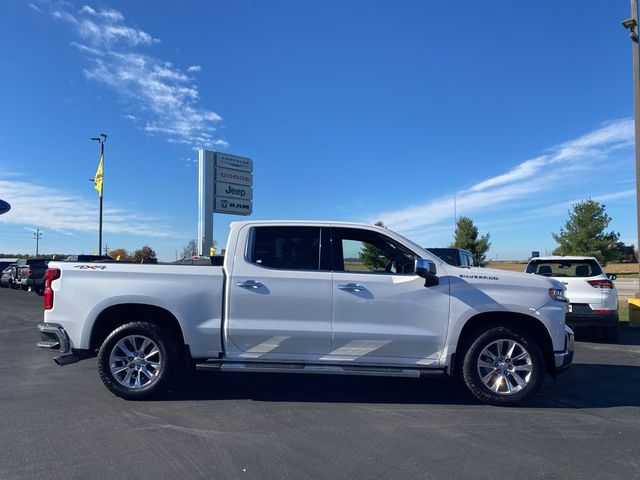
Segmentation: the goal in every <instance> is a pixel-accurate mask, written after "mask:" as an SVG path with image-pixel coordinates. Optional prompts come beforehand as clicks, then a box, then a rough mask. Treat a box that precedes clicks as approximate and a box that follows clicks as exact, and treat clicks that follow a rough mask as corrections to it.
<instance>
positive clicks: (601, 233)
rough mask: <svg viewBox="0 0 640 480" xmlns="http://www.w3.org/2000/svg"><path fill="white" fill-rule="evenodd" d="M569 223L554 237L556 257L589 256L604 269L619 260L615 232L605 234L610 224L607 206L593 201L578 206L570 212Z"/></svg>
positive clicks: (577, 204)
mask: <svg viewBox="0 0 640 480" xmlns="http://www.w3.org/2000/svg"><path fill="white" fill-rule="evenodd" d="M568 213H569V219H568V220H567V221H566V222H565V224H564V228H561V229H560V233H552V235H553V239H554V240H555V241H556V242H558V248H556V249H555V250H554V251H553V253H554V254H559V255H589V256H593V257H596V258H597V259H598V261H599V262H600V263H601V264H602V265H605V264H606V263H607V262H608V261H610V260H612V259H613V258H615V257H616V255H617V253H616V249H615V245H616V243H617V242H618V240H619V239H620V234H619V233H616V232H613V231H611V232H605V230H606V229H607V227H608V226H609V222H611V217H609V215H607V213H606V211H605V206H604V205H603V204H601V203H599V202H596V201H595V200H592V199H590V198H589V199H587V200H585V201H583V202H578V203H576V204H575V205H573V211H571V210H570V211H569V212H568Z"/></svg>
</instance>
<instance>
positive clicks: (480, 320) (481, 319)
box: [455, 312, 554, 372]
mask: <svg viewBox="0 0 640 480" xmlns="http://www.w3.org/2000/svg"><path fill="white" fill-rule="evenodd" d="M498 326H513V327H517V328H520V329H524V330H526V331H528V332H529V333H530V334H531V335H533V337H534V338H535V339H536V341H537V342H538V345H539V347H540V350H541V351H542V356H543V358H544V361H545V369H546V370H547V371H548V372H551V371H552V369H553V366H554V356H553V344H552V341H551V335H550V333H549V331H548V330H547V327H546V326H545V325H544V323H542V322H541V321H540V320H538V319H536V318H534V317H532V316H530V315H526V314H523V313H517V312H483V313H479V314H477V315H474V316H473V317H471V318H470V319H469V320H467V322H466V323H465V324H464V326H463V327H462V330H461V332H460V335H459V337H458V343H457V345H456V352H455V356H456V363H458V365H457V366H458V367H459V365H460V363H459V362H460V361H462V358H463V357H464V354H465V352H466V350H467V349H468V348H469V347H470V346H471V344H472V343H473V340H474V338H476V337H477V336H478V335H479V332H480V331H484V330H487V329H489V328H491V327H498ZM456 370H459V369H458V368H456Z"/></svg>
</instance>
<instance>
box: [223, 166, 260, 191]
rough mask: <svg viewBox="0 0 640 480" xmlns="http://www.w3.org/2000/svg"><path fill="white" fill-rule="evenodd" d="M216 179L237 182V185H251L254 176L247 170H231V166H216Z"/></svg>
mask: <svg viewBox="0 0 640 480" xmlns="http://www.w3.org/2000/svg"><path fill="white" fill-rule="evenodd" d="M216 181H217V182H229V183H235V184H237V185H244V186H246V187H251V186H252V185H253V176H252V175H251V174H250V173H247V172H241V171H238V170H231V169H229V168H220V167H218V166H216ZM216 195H218V192H216Z"/></svg>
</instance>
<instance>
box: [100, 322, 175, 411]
mask: <svg viewBox="0 0 640 480" xmlns="http://www.w3.org/2000/svg"><path fill="white" fill-rule="evenodd" d="M178 359H179V354H178V348H177V345H176V342H175V340H173V338H172V337H171V336H170V335H169V333H168V332H167V331H166V329H162V328H161V327H159V326H158V325H155V324H153V323H149V322H133V323H127V324H125V325H122V326H120V327H118V328H117V329H116V330H114V331H113V332H111V334H110V335H109V336H108V337H107V339H106V340H105V341H104V342H103V344H102V346H101V347H100V351H99V352H98V371H99V373H100V378H101V379H102V382H103V383H104V384H105V386H106V387H107V388H108V389H109V390H110V391H111V392H112V393H114V394H115V395H117V396H119V397H122V398H126V399H130V400H139V399H144V398H148V397H151V396H152V395H155V394H157V393H159V392H161V391H163V390H165V389H166V388H167V387H168V386H169V385H170V384H171V381H172V380H173V377H174V373H175V369H176V367H177V365H178Z"/></svg>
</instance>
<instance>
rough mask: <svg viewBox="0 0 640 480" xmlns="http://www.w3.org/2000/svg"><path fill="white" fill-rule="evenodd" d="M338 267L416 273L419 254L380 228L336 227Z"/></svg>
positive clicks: (349, 270) (334, 241) (342, 269)
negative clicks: (375, 230)
mask: <svg viewBox="0 0 640 480" xmlns="http://www.w3.org/2000/svg"><path fill="white" fill-rule="evenodd" d="M333 251H334V258H335V262H334V263H335V265H334V268H335V270H336V271H344V272H355V273H357V272H360V273H392V274H413V273H414V268H415V260H416V258H417V256H416V255H415V254H413V253H412V252H411V251H409V250H407V249H406V248H405V247H403V246H402V245H400V244H399V243H397V242H395V241H394V240H392V239H390V238H388V237H386V236H384V235H381V234H379V233H377V232H371V231H368V230H357V229H350V228H336V229H334V237H333Z"/></svg>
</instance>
